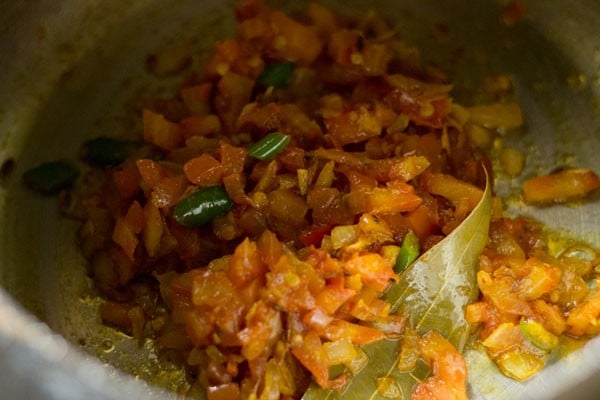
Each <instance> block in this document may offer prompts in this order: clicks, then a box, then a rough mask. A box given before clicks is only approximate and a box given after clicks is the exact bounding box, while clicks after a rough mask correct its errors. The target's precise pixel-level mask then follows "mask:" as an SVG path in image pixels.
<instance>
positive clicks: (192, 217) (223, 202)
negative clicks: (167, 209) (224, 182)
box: [173, 186, 233, 227]
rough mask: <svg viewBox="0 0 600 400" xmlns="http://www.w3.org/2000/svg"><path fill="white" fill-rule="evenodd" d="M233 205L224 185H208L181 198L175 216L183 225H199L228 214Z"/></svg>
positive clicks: (174, 212)
mask: <svg viewBox="0 0 600 400" xmlns="http://www.w3.org/2000/svg"><path fill="white" fill-rule="evenodd" d="M232 206H233V201H231V199H230V198H229V195H228V194H227V191H226V190H225V188H224V187H223V186H208V187H205V188H202V189H200V190H198V191H197V192H195V193H192V194H191V195H189V196H188V197H185V198H184V199H182V200H180V201H179V203H177V205H176V206H175V209H174V211H173V217H174V218H175V220H176V221H177V222H179V223H180V224H182V225H185V226H191V227H198V226H202V225H206V224H208V223H209V222H211V221H212V220H213V219H215V218H216V217H218V216H221V215H224V214H226V213H227V211H229V209H230V208H231V207H232Z"/></svg>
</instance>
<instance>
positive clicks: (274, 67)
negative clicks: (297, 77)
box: [258, 61, 295, 88]
mask: <svg viewBox="0 0 600 400" xmlns="http://www.w3.org/2000/svg"><path fill="white" fill-rule="evenodd" d="M294 68H295V65H294V63H292V62H289V61H284V62H278V63H274V64H269V65H267V66H266V67H265V69H264V70H263V72H262V74H260V76H259V77H258V83H260V84H262V85H264V86H273V87H276V88H281V87H285V86H287V85H289V84H290V82H291V81H292V76H293V75H294Z"/></svg>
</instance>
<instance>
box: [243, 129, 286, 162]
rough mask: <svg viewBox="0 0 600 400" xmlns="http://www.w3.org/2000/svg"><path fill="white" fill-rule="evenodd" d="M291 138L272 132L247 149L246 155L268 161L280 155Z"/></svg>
mask: <svg viewBox="0 0 600 400" xmlns="http://www.w3.org/2000/svg"><path fill="white" fill-rule="evenodd" d="M290 140H291V137H290V136H289V135H284V134H283V133H280V132H272V133H269V134H268V135H267V136H265V137H263V138H262V139H260V140H259V141H258V142H256V143H254V144H253V145H252V146H250V147H249V148H248V155H249V156H251V157H254V158H258V159H259V160H270V159H272V158H274V157H275V156H276V155H277V154H279V153H281V152H282V151H283V150H284V149H285V148H286V147H287V145H288V144H289V143H290Z"/></svg>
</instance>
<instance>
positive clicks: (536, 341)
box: [519, 319, 559, 351]
mask: <svg viewBox="0 0 600 400" xmlns="http://www.w3.org/2000/svg"><path fill="white" fill-rule="evenodd" d="M519 327H520V328H521V332H522V333H523V336H525V338H526V339H527V340H529V341H530V342H531V343H532V344H533V345H534V346H535V347H537V348H538V349H542V350H547V351H551V350H553V349H554V348H556V346H558V343H559V339H558V337H557V336H556V335H554V334H553V333H551V332H548V330H546V328H544V326H543V325H542V324H540V323H539V322H536V321H533V320H525V319H521V323H520V324H519Z"/></svg>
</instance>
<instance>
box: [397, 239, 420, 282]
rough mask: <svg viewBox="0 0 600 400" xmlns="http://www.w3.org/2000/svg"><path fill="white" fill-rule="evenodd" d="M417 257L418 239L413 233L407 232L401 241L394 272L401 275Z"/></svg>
mask: <svg viewBox="0 0 600 400" xmlns="http://www.w3.org/2000/svg"><path fill="white" fill-rule="evenodd" d="M417 257H419V238H418V237H417V235H415V234H414V232H413V231H409V232H408V233H407V234H406V236H405V237H404V240H403V241H402V246H401V247H400V252H399V253H398V256H397V257H396V265H395V266H394V270H395V271H396V273H398V274H399V273H402V272H403V271H404V270H405V269H406V268H407V267H408V266H409V265H410V264H412V263H413V262H414V261H415V260H416V259H417Z"/></svg>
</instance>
